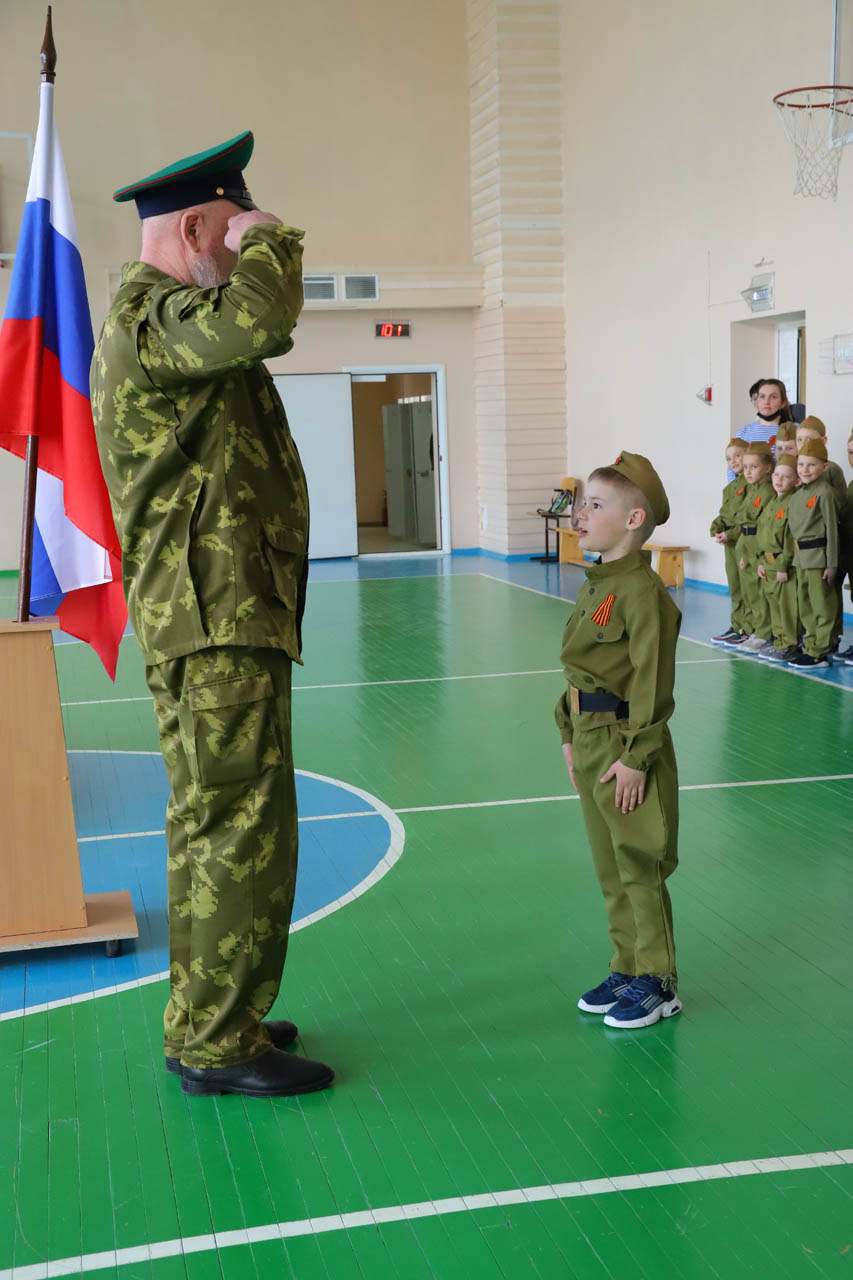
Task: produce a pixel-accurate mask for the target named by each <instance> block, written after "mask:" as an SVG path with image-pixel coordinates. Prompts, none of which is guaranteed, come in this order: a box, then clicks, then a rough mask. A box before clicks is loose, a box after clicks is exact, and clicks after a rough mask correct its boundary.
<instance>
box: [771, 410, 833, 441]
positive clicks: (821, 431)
mask: <svg viewBox="0 0 853 1280" xmlns="http://www.w3.org/2000/svg"><path fill="white" fill-rule="evenodd" d="M800 426H801V427H802V429H803V430H804V431H816V432H817V433H818V435H819V436H825V435H826V424H825V423H823V422H821V420H820V418H815V417H814V415H813V414H809V416H808V417H807V418H804V419H803V421H802V422H801V423H800ZM776 434H777V435H778V434H779V433H778V432H777V433H776Z"/></svg>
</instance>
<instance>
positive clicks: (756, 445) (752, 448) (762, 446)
mask: <svg viewBox="0 0 853 1280" xmlns="http://www.w3.org/2000/svg"><path fill="white" fill-rule="evenodd" d="M744 452H745V453H751V454H752V455H753V457H759V458H772V457H773V450H772V449H771V448H770V445H769V444H768V443H767V441H766V440H753V441H752V443H751V444H748V445H747V446H746V449H745V450H744Z"/></svg>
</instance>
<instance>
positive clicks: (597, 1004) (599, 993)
mask: <svg viewBox="0 0 853 1280" xmlns="http://www.w3.org/2000/svg"><path fill="white" fill-rule="evenodd" d="M632 982H633V978H632V977H631V975H630V973H611V974H610V976H609V977H607V978H605V979H604V981H603V982H600V983H599V984H598V986H597V987H593V988H592V990H591V991H585V992H584V993H583V995H582V996H581V998H580V1000H578V1008H579V1009H583V1011H584V1013H607V1010H608V1009H612V1008H613V1006H614V1005H615V1004H616V1001H617V1000H618V999H619V997H620V996H621V995H622V994H623V992H625V991H627V990H628V987H629V986H630V984H631V983H632Z"/></svg>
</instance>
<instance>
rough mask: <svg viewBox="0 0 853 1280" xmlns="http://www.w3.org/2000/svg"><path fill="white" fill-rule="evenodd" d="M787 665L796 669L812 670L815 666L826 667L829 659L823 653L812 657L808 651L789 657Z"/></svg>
mask: <svg viewBox="0 0 853 1280" xmlns="http://www.w3.org/2000/svg"><path fill="white" fill-rule="evenodd" d="M788 666H789V667H794V669H795V670H797V671H814V669H815V667H828V666H829V659H828V658H827V656H826V654H825V653H824V654H822V655H821V657H819V658H813V657H812V655H811V654H810V653H800V654H798V655H797V657H796V658H791V660H790V662H789V663H788Z"/></svg>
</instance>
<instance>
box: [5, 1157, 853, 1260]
mask: <svg viewBox="0 0 853 1280" xmlns="http://www.w3.org/2000/svg"><path fill="white" fill-rule="evenodd" d="M850 1164H853V1150H850V1149H842V1150H839V1151H811V1152H808V1153H807V1154H802V1155H801V1154H797V1155H790V1156H769V1157H768V1156H759V1157H757V1158H756V1159H755V1160H732V1161H729V1162H728V1163H727V1164H704V1165H690V1166H688V1167H687V1168H683V1169H653V1170H650V1171H649V1172H648V1173H628V1174H616V1175H615V1176H614V1177H612V1178H588V1179H586V1180H585V1181H581V1182H548V1183H545V1184H544V1185H542V1186H538V1187H510V1188H508V1189H507V1190H506V1191H486V1192H479V1193H477V1194H475V1195H463V1196H448V1197H446V1198H445V1199H441V1200H421V1201H418V1202H415V1203H412V1204H393V1205H382V1206H377V1207H376V1208H372V1209H371V1208H367V1209H359V1210H356V1211H355V1212H354V1213H332V1214H328V1215H326V1216H324V1217H322V1218H296V1219H290V1220H289V1221H285V1222H269V1223H265V1224H264V1225H263V1226H260V1227H240V1228H238V1229H237V1230H234V1231H217V1232H215V1233H208V1234H206V1235H198V1236H184V1237H177V1238H175V1239H172V1240H157V1241H153V1242H152V1243H150V1244H142V1245H132V1246H131V1247H130V1248H125V1249H109V1250H106V1251H105V1252H103V1253H84V1254H78V1255H77V1257H74V1258H55V1259H52V1260H51V1261H49V1262H36V1263H31V1264H30V1265H29V1266H25V1267H9V1268H7V1269H6V1270H4V1271H0V1280H48V1278H49V1277H52V1276H71V1275H84V1274H86V1273H88V1272H92V1271H104V1270H107V1269H110V1270H111V1269H113V1268H114V1267H124V1266H129V1265H130V1264H132V1263H138V1262H149V1261H151V1260H153V1259H159V1258H179V1257H181V1256H182V1255H184V1254H189V1253H205V1252H209V1251H211V1250H214V1249H216V1250H219V1249H227V1248H231V1247H234V1246H244V1247H245V1246H246V1245H250V1244H260V1243H262V1242H263V1241H264V1240H288V1239H291V1238H293V1237H294V1236H319V1235H328V1234H330V1233H331V1232H333V1231H353V1230H355V1229H357V1228H358V1227H384V1226H386V1225H387V1224H388V1223H391V1222H412V1221H413V1220H415V1219H417V1218H441V1217H445V1216H446V1215H448V1214H451V1213H476V1212H477V1211H478V1210H480V1209H494V1208H503V1207H504V1206H507V1205H530V1204H535V1203H536V1202H537V1201H540V1200H571V1199H585V1198H587V1197H589V1196H602V1195H612V1194H613V1193H614V1192H617V1193H618V1192H622V1193H624V1192H628V1191H646V1190H649V1189H651V1188H655V1187H678V1186H682V1185H684V1184H685V1183H691V1182H719V1181H722V1180H724V1179H726V1178H744V1177H756V1176H760V1175H762V1174H765V1175H766V1174H772V1173H789V1172H792V1171H793V1170H799V1169H809V1170H811V1169H827V1168H832V1167H833V1166H836V1167H837V1166H838V1165H850Z"/></svg>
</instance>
